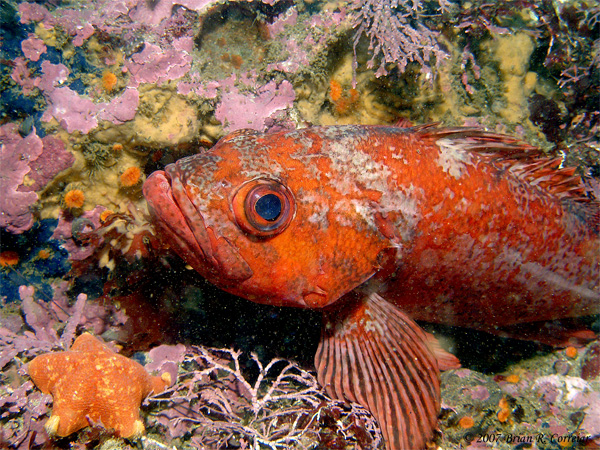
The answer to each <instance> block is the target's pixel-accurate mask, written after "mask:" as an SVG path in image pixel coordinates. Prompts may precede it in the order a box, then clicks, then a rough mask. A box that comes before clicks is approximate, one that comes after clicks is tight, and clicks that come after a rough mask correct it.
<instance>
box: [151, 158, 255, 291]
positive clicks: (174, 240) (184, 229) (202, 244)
mask: <svg viewBox="0 0 600 450" xmlns="http://www.w3.org/2000/svg"><path fill="white" fill-rule="evenodd" d="M143 193H144V197H145V198H146V200H147V202H148V207H149V210H150V214H151V216H152V221H153V223H154V224H155V226H157V228H158V229H159V230H160V236H161V239H162V240H163V241H164V242H166V243H167V244H168V245H170V246H171V247H172V248H173V250H174V251H175V252H176V253H177V254H178V255H180V256H181V257H182V258H183V260H184V261H185V262H187V263H188V264H189V265H190V266H192V267H193V268H194V269H195V270H196V271H198V272H199V273H200V274H201V275H202V276H203V277H205V278H207V279H208V280H209V281H211V282H213V283H215V284H217V285H220V286H226V285H229V284H231V283H232V282H236V283H239V282H240V281H243V280H246V279H248V278H250V277H251V276H252V270H251V269H250V266H249V265H248V264H247V263H246V261H245V260H244V259H243V257H242V256H241V255H240V254H239V252H238V251H237V250H236V249H235V247H234V246H233V245H232V244H231V243H230V242H229V241H228V240H227V239H226V238H224V237H222V236H220V235H219V234H218V232H216V231H215V230H213V229H212V228H211V227H207V226H206V225H205V220H204V217H203V216H202V213H201V212H200V211H198V209H197V208H196V207H195V206H194V204H193V202H192V201H191V200H190V198H189V197H188V195H187V193H186V190H185V187H184V185H183V183H182V180H181V178H180V177H179V176H177V173H176V167H175V166H174V165H169V166H167V168H166V170H165V171H157V172H154V173H152V174H151V175H150V176H149V177H148V179H147V180H146V182H145V183H144V186H143Z"/></svg>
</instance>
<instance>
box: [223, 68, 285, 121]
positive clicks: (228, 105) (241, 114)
mask: <svg viewBox="0 0 600 450" xmlns="http://www.w3.org/2000/svg"><path fill="white" fill-rule="evenodd" d="M295 98H296V94H295V93H294V88H293V87H292V85H291V83H290V82H289V81H286V80H284V81H282V82H281V83H276V82H275V81H270V82H268V83H267V84H266V85H264V86H261V87H260V88H259V89H257V90H254V91H253V92H252V91H250V92H247V93H241V92H240V91H239V89H238V88H237V87H236V86H231V87H230V88H229V89H228V90H226V92H224V93H223V95H222V97H221V102H220V103H219V105H218V106H217V109H216V111H215V117H216V118H217V119H218V120H219V121H220V122H221V123H223V124H224V129H225V131H233V130H239V129H242V128H250V129H252V130H258V131H265V130H266V129H267V128H272V127H273V125H274V124H276V123H277V122H278V121H279V119H282V118H284V117H285V113H286V111H288V110H289V109H290V108H291V106H292V104H293V102H294V99H295Z"/></svg>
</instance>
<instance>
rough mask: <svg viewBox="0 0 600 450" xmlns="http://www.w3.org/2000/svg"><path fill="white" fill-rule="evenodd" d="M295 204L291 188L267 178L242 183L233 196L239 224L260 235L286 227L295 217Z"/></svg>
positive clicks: (249, 232) (269, 233) (248, 231)
mask: <svg viewBox="0 0 600 450" xmlns="http://www.w3.org/2000/svg"><path fill="white" fill-rule="evenodd" d="M295 206H296V204H295V201H294V196H293V195H292V193H291V192H290V190H289V189H288V188H287V187H286V186H285V185H283V184H282V183H280V182H279V181H276V180H271V179H267V178H258V179H254V180H250V181H248V182H246V183H244V184H242V185H241V186H240V187H239V188H238V189H237V191H236V192H235V194H234V196H233V200H232V208H233V215H234V217H235V221H236V223H237V225H238V227H240V228H241V229H242V230H243V231H245V232H246V233H248V234H250V235H252V236H256V237H271V236H275V235H277V234H279V233H281V232H282V231H283V230H285V229H286V227H287V226H288V225H289V223H290V222H291V220H292V218H293V217H294V213H295Z"/></svg>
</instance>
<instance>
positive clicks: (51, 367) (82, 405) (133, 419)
mask: <svg viewBox="0 0 600 450" xmlns="http://www.w3.org/2000/svg"><path fill="white" fill-rule="evenodd" d="M29 375H30V376H31V379H32V380H33V382H34V383H35V385H36V386H37V387H38V388H39V389H40V390H41V391H42V392H44V393H46V394H51V395H52V398H53V401H54V405H53V409H52V415H51V416H50V418H49V419H48V421H47V422H46V425H45V428H46V431H47V432H48V434H50V435H57V436H68V435H69V434H71V433H74V432H75V431H78V430H80V429H82V428H84V427H86V426H88V425H89V421H93V422H101V423H102V425H103V426H105V427H106V428H108V429H114V430H115V431H116V432H117V433H118V435H119V436H121V437H125V438H128V437H137V436H139V435H141V434H142V433H143V432H144V425H143V423H142V421H141V420H140V416H139V409H140V405H141V403H142V400H143V399H144V398H145V397H146V396H148V395H149V394H150V393H151V392H154V393H159V392H162V391H163V390H164V389H165V388H166V387H167V386H168V385H169V384H170V383H171V376H170V375H169V374H168V373H166V372H165V373H163V374H162V375H161V376H152V375H150V374H149V373H148V372H147V371H146V370H145V369H144V367H143V366H142V365H141V364H139V363H137V362H135V361H133V360H131V359H129V358H126V357H124V356H121V355H118V354H117V353H115V352H113V351H112V350H111V349H110V348H108V347H107V346H106V345H105V344H104V343H103V342H102V341H100V340H99V339H97V338H95V337H94V336H92V335H91V334H88V333H84V334H82V335H81V336H79V337H78V338H77V339H76V340H75V342H74V343H73V346H72V347H71V349H70V350H69V351H66V352H53V353H47V354H45V355H40V356H38V357H36V358H35V359H33V361H31V362H30V363H29Z"/></svg>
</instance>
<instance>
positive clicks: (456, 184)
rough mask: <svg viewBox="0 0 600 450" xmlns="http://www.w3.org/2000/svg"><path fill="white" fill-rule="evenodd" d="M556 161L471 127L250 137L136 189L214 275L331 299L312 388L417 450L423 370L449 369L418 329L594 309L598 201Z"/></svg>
mask: <svg viewBox="0 0 600 450" xmlns="http://www.w3.org/2000/svg"><path fill="white" fill-rule="evenodd" d="M554 166H556V164H555V163H554V162H552V161H551V160H549V159H543V158H542V156H541V154H540V152H539V151H538V150H537V149H534V148H533V147H530V146H528V145H525V144H522V143H520V142H518V141H517V140H515V139H512V138H509V137H507V136H502V135H496V134H491V133H485V132H483V131H480V130H476V129H469V128H462V129H461V128H455V129H443V128H437V127H434V126H421V127H413V128H398V127H370V126H335V127H315V128H308V129H302V130H296V131H286V132H280V133H275V134H259V133H256V132H252V131H248V130H243V131H240V132H236V133H233V134H232V135H229V136H227V137H225V138H223V139H222V140H220V141H219V142H218V143H217V144H216V145H215V146H214V147H213V148H212V149H210V150H209V151H207V152H205V153H201V154H198V155H194V156H191V157H188V158H184V159H182V160H180V161H178V162H176V163H175V164H171V165H169V166H167V168H166V169H165V172H155V173H154V174H152V175H151V176H150V177H149V178H148V180H147V181H146V183H145V185H144V194H145V196H146V198H147V200H148V203H149V206H150V210H151V212H152V214H153V217H154V222H155V224H156V226H157V227H158V228H159V229H160V230H161V231H162V236H163V238H164V240H165V241H166V242H168V243H169V245H171V246H172V247H173V248H174V250H175V251H176V252H177V253H179V255H180V256H182V258H184V259H185V260H186V261H187V262H188V263H189V264H190V265H191V266H192V267H194V268H195V269H196V270H197V271H198V272H199V273H200V274H202V275H203V276H205V277H206V278H207V279H208V280H209V281H211V282H213V283H215V284H217V285H218V286H220V287H221V288H223V289H225V290H227V291H229V292H231V293H234V294H236V295H239V296H242V297H245V298H247V299H249V300H252V301H255V302H260V303H268V304H272V305H283V306H296V307H304V308H325V307H328V308H326V309H325V310H326V311H327V312H326V314H325V322H324V323H325V329H324V334H323V339H322V342H321V345H320V347H319V352H318V354H317V357H316V365H317V369H318V373H319V379H320V381H321V382H322V383H323V384H325V385H326V386H325V387H326V389H327V390H328V392H329V393H330V394H331V395H333V396H335V397H338V398H345V399H348V400H353V401H358V402H360V403H361V404H363V405H365V406H367V407H368V408H369V409H371V411H373V412H374V414H375V416H376V417H377V419H378V420H379V421H380V423H381V424H382V428H383V431H384V436H385V437H386V440H387V442H388V447H389V448H392V449H400V448H407V446H408V445H409V444H408V443H409V442H418V443H419V444H418V446H419V447H422V446H424V443H425V442H426V441H427V440H428V439H430V438H431V436H432V433H433V429H434V427H435V414H433V415H432V412H431V411H433V410H436V411H437V410H439V385H436V386H433V385H435V384H436V382H435V381H431V383H433V385H432V386H433V387H432V388H431V389H423V386H420V385H419V383H421V381H418V382H417V381H415V378H419V377H421V378H422V379H427V380H435V379H437V376H438V366H439V367H451V366H452V365H453V364H454V363H453V362H452V357H447V356H448V355H446V356H444V355H443V352H441V351H439V350H435V348H434V347H435V346H432V345H431V341H432V339H431V338H430V337H429V336H428V335H427V334H426V333H423V332H419V331H416V330H418V326H417V325H416V324H415V323H414V322H412V320H413V319H419V320H425V321H430V322H437V323H442V324H448V325H458V326H463V327H471V328H476V329H481V330H487V331H494V330H496V329H497V328H498V327H503V326H507V325H512V324H518V323H523V322H534V321H540V320H552V319H560V318H565V317H578V316H585V315H590V314H597V313H598V305H599V304H600V286H599V283H600V281H599V280H600V262H599V252H598V245H599V237H598V230H597V228H595V226H594V225H593V224H592V223H591V221H590V220H589V218H590V217H593V218H596V219H597V218H598V204H597V203H596V202H585V201H584V200H585V199H583V198H582V197H581V186H580V185H578V182H577V180H576V179H575V178H573V177H572V175H573V171H570V170H567V169H563V170H562V171H561V170H556V169H555V167H554ZM271 190H273V192H274V195H275V196H277V198H279V199H280V200H278V201H280V202H283V203H284V204H285V205H287V206H285V205H284V206H285V208H287V209H285V210H284V211H282V213H281V215H280V216H278V217H277V218H276V219H274V220H273V221H272V222H270V221H269V220H267V221H266V222H265V221H264V220H263V218H262V217H258V216H260V215H261V214H262V213H258V212H257V211H258V210H259V209H260V208H259V207H258V206H256V210H252V211H250V212H248V208H249V207H248V205H249V204H251V205H257V199H258V198H261V196H262V195H264V194H265V193H268V192H271ZM272 198H273V197H271V199H272ZM252 208H254V206H253V207H252ZM257 214H258V216H257ZM284 216H285V217H284ZM255 219H256V220H257V221H258V222H260V223H261V224H259V225H258V227H259V228H260V229H254V228H253V227H254V226H255V225H254V224H253V223H254V222H253V223H251V224H249V223H248V221H250V222H252V220H255ZM256 220H255V221H256ZM261 221H262V222H261ZM258 222H257V223H258ZM346 294H348V295H346ZM342 297H344V299H342V300H340V298H342ZM384 299H385V300H384ZM386 304H387V305H389V306H386ZM331 305H333V306H331ZM336 305H340V306H336ZM392 305H394V306H392ZM390 308H392V309H391V310H390ZM332 311H333V313H332ZM340 311H344V313H343V314H342V313H341V312H340ZM386 330H388V331H386ZM401 342H402V343H401ZM412 352H414V353H415V355H416V356H417V357H418V356H419V355H421V356H420V357H419V358H421V357H422V361H426V362H419V363H416V362H415V363H413V362H412V361H416V359H414V358H412V357H408V356H407V355H409V354H412ZM379 358H388V359H389V361H390V363H389V365H377V364H378V363H377V360H378V359H379ZM419 358H417V359H419ZM436 359H437V363H436V362H435V361H436ZM444 360H445V361H446V363H444V362H443V361H444ZM356 361H363V363H364V365H363V366H360V367H356ZM432 361H433V362H432ZM365 367H368V370H367V369H365ZM384 378H385V379H386V380H387V381H386V382H385V383H384V382H383V381H381V380H380V379H384ZM359 380H362V381H359ZM438 383H439V382H438ZM390 386H391V387H390ZM367 391H368V392H367ZM372 392H378V393H379V394H378V395H384V396H387V397H388V400H386V401H385V402H383V401H381V400H380V399H378V397H377V396H374V394H373V393H372ZM390 399H391V400H390ZM394 405H396V406H394ZM398 405H404V406H402V407H400V406H398ZM419 405H420V406H419ZM403 408H404V409H403ZM405 409H406V411H405ZM415 417H416V418H417V419H418V420H416V419H415ZM421 419H422V420H421ZM424 424H425V425H424Z"/></svg>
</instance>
